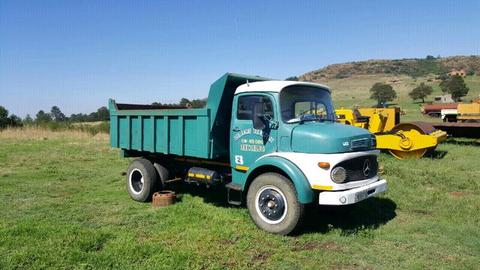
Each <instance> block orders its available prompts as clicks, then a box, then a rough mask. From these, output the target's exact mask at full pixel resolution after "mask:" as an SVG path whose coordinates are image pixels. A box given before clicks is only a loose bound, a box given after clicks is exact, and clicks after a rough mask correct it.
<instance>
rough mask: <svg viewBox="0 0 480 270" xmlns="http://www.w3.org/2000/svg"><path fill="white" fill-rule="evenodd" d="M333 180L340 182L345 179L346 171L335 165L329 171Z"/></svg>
mask: <svg viewBox="0 0 480 270" xmlns="http://www.w3.org/2000/svg"><path fill="white" fill-rule="evenodd" d="M330 176H331V177H332V180H333V182H335V183H337V184H340V183H343V182H345V180H347V171H346V170H345V168H343V167H335V168H334V169H333V170H332V172H331V173H330Z"/></svg>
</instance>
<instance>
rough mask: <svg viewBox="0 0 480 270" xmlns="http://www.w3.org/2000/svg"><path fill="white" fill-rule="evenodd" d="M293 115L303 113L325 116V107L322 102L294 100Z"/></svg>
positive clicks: (296, 115)
mask: <svg viewBox="0 0 480 270" xmlns="http://www.w3.org/2000/svg"><path fill="white" fill-rule="evenodd" d="M294 106H295V117H300V116H302V115H304V114H315V115H318V116H321V117H324V116H326V114H327V112H326V111H327V109H326V107H325V105H324V104H323V103H317V102H312V101H300V102H295V105H294Z"/></svg>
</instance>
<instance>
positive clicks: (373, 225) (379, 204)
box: [297, 197, 397, 235]
mask: <svg viewBox="0 0 480 270" xmlns="http://www.w3.org/2000/svg"><path fill="white" fill-rule="evenodd" d="M396 208H397V204H396V203H395V202H394V201H392V200H390V199H387V198H377V197H372V198H369V199H367V200H365V201H363V202H360V203H357V204H354V205H347V206H312V207H310V208H309V209H308V210H307V213H306V214H307V215H306V217H305V220H304V224H303V227H302V228H301V229H300V230H299V231H298V233H297V234H304V233H311V232H320V233H327V232H329V231H331V230H336V229H340V230H341V232H342V235H352V234H359V233H362V232H363V231H368V230H371V229H377V228H378V227H380V226H381V225H383V224H386V223H387V222H389V221H390V220H392V219H394V218H395V217H396V213H395V209H396Z"/></svg>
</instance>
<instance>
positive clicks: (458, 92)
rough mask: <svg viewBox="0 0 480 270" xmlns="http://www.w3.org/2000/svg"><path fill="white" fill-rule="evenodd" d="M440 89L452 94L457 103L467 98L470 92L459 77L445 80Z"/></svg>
mask: <svg viewBox="0 0 480 270" xmlns="http://www.w3.org/2000/svg"><path fill="white" fill-rule="evenodd" d="M440 88H441V89H442V92H444V93H449V94H451V95H452V98H453V100H455V101H459V100H460V99H461V98H462V97H464V96H466V95H467V94H468V91H469V90H470V89H469V88H468V87H467V85H466V84H465V81H464V80H463V78H462V77H460V76H458V75H456V76H453V77H450V78H448V79H446V80H443V81H442V82H441V83H440Z"/></svg>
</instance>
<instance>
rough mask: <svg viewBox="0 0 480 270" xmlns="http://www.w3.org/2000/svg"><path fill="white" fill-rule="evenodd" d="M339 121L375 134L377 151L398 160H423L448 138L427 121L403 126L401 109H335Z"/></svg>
mask: <svg viewBox="0 0 480 270" xmlns="http://www.w3.org/2000/svg"><path fill="white" fill-rule="evenodd" d="M335 113H336V114H337V119H338V121H339V122H341V123H343V124H347V125H352V126H356V127H361V128H365V129H368V130H369V131H370V132H372V133H374V134H375V137H376V139H377V148H378V149H382V150H388V151H389V152H390V153H391V154H392V155H393V156H394V157H396V158H398V159H406V158H421V157H422V156H423V155H425V153H427V151H433V150H434V149H435V147H437V145H438V144H439V143H440V142H442V141H443V140H445V139H446V138H447V133H445V132H443V131H441V130H437V129H435V128H434V127H433V126H432V125H430V124H428V123H424V122H410V123H400V108H398V107H395V108H356V109H344V108H341V109H338V110H335Z"/></svg>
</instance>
